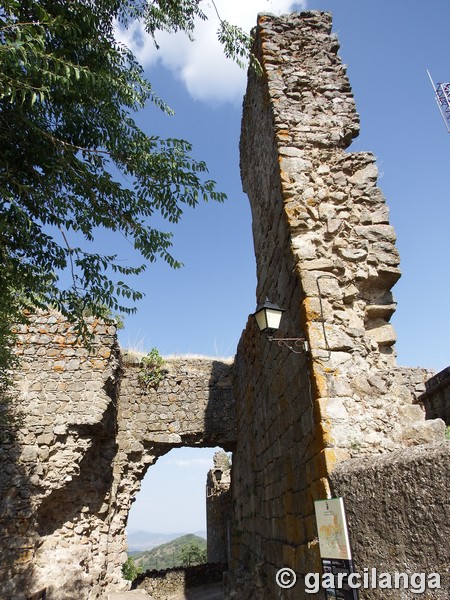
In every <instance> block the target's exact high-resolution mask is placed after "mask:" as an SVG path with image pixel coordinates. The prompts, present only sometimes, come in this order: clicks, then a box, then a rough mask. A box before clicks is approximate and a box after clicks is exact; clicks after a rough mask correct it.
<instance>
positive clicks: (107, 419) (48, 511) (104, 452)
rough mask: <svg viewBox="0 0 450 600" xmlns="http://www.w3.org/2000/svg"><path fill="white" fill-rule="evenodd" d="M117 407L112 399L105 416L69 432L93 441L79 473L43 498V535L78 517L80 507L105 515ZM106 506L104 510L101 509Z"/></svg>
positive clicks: (39, 524) (39, 518)
mask: <svg viewBox="0 0 450 600" xmlns="http://www.w3.org/2000/svg"><path fill="white" fill-rule="evenodd" d="M116 430H117V407H116V404H115V402H111V403H110V404H109V406H108V408H107V409H106V411H105V414H104V416H103V419H102V420H101V421H100V422H98V423H95V424H94V425H78V426H74V425H72V426H71V428H70V429H69V431H68V434H67V435H76V436H77V437H78V438H79V439H80V438H81V439H83V438H84V439H86V440H88V441H89V442H90V447H89V448H88V450H87V452H86V454H85V455H84V457H83V459H82V460H81V461H80V464H79V474H78V475H77V476H75V477H70V480H69V481H68V482H67V485H66V486H64V487H62V488H58V489H56V490H55V491H53V492H52V493H51V494H50V495H49V496H47V497H46V498H44V500H43V501H42V503H41V504H40V506H39V508H38V510H37V513H36V527H37V533H38V534H39V536H40V537H45V536H48V535H51V534H53V533H54V532H55V531H56V530H57V529H60V528H61V527H62V526H63V525H64V523H66V522H67V521H71V522H73V521H76V519H77V518H78V517H79V516H80V515H81V511H84V512H89V513H90V514H97V515H99V516H101V515H102V514H103V516H106V513H107V510H108V504H109V500H110V496H109V495H110V489H111V484H112V479H113V459H114V456H115V454H116V451H117V443H116ZM102 507H103V510H102Z"/></svg>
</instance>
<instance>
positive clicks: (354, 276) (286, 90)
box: [229, 11, 442, 600]
mask: <svg viewBox="0 0 450 600" xmlns="http://www.w3.org/2000/svg"><path fill="white" fill-rule="evenodd" d="M331 24H332V19H331V15H330V14H329V13H321V12H316V11H314V12H307V13H301V14H292V15H288V16H283V17H274V16H271V15H260V16H259V17H258V24H257V28H256V30H255V43H254V52H255V54H256V56H257V57H258V59H259V61H260V63H261V65H262V68H263V75H262V76H258V75H257V74H255V73H254V72H252V71H250V72H249V80H248V87H247V93H246V96H245V100H244V108H243V119H242V133H241V144H240V150H241V173H242V180H243V187H244V191H245V192H246V193H247V194H248V197H249V200H250V204H251V209H252V216H253V237H254V245H255V254H256V262H257V278H258V286H257V300H258V302H262V301H264V299H265V298H266V297H267V298H269V299H270V300H271V301H272V302H276V303H277V304H279V305H280V306H281V307H283V308H284V309H285V313H284V315H283V319H282V323H281V328H280V330H279V334H278V335H280V336H283V337H293V336H302V335H303V336H304V337H305V338H306V339H307V341H308V342H309V347H310V352H309V354H302V355H298V354H293V353H290V352H289V350H288V349H287V348H285V347H279V346H277V345H276V343H274V342H269V341H268V340H267V339H266V338H265V336H264V335H262V334H261V333H260V332H259V331H258V329H257V326H256V324H255V322H254V319H253V318H252V317H251V318H250V319H249V322H248V324H247V327H246V330H245V331H244V333H243V336H242V338H241V342H240V345H239V349H238V354H237V358H236V363H235V375H236V377H235V386H236V390H235V397H236V400H237V426H238V442H237V451H236V453H235V455H234V460H233V477H232V481H233V497H234V511H235V515H234V537H233V549H232V557H233V559H232V565H231V571H230V583H229V587H230V590H233V589H234V590H239V591H238V592H236V593H237V594H238V595H237V596H236V597H239V598H240V600H246V599H250V598H252V599H255V598H267V599H269V598H270V599H272V598H278V597H283V598H296V599H298V598H301V597H303V596H302V594H301V591H302V586H300V588H299V587H296V588H293V589H292V590H287V589H286V590H283V595H282V596H280V593H281V591H280V588H279V587H277V586H276V584H275V573H276V571H277V569H278V568H280V567H281V566H282V565H284V566H288V567H290V568H292V569H293V570H294V571H295V572H296V573H297V575H298V577H301V576H302V575H303V576H304V574H306V573H308V572H318V571H319V567H320V562H319V554H318V545H317V532H316V529H315V519H314V509H313V501H314V500H316V499H323V498H327V497H330V495H331V488H330V479H329V476H330V473H331V472H332V470H333V469H334V467H335V466H336V465H337V464H338V463H340V462H342V461H345V460H347V459H350V458H352V457H357V456H373V455H378V454H379V453H382V452H387V451H394V450H397V449H399V448H401V447H403V446H404V445H408V444H411V443H423V442H424V441H430V440H433V439H435V436H442V427H441V425H440V424H437V425H436V424H435V423H432V422H425V421H424V419H423V414H422V411H421V410H420V409H419V407H418V406H413V404H412V402H411V394H410V391H409V389H408V387H407V386H406V385H405V383H404V377H403V375H404V374H403V373H402V372H400V371H399V370H398V369H397V368H396V359H395V351H394V343H395V332H394V329H393V327H392V325H391V324H390V323H389V319H390V317H391V315H392V314H393V312H394V310H395V303H394V300H393V296H392V293H391V288H392V286H393V285H394V284H395V282H396V281H397V280H398V278H399V277H400V271H399V255H398V252H397V250H396V247H395V232H394V230H393V228H392V227H391V225H390V224H389V218H388V209H387V207H386V204H385V200H384V197H383V194H382V192H381V191H380V189H379V188H378V187H377V173H378V171H377V167H376V164H375V158H374V156H373V155H372V154H370V153H367V152H358V153H348V152H347V151H346V148H347V147H348V146H349V145H350V143H351V141H352V139H353V138H354V137H355V136H357V135H358V130H359V121H358V115H357V113H356V110H355V104H354V100H353V96H352V92H351V88H350V85H349V81H348V79H347V76H346V69H345V66H344V65H343V64H342V63H341V60H340V58H339V56H338V54H337V53H338V49H339V43H338V40H337V38H336V36H335V35H333V34H331ZM303 589H304V587H303ZM230 597H232V596H230ZM305 597H311V595H308V596H305Z"/></svg>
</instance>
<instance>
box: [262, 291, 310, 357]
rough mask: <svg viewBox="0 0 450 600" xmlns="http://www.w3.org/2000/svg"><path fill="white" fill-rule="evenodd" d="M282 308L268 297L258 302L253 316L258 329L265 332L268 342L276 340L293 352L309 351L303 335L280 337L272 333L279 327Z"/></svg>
mask: <svg viewBox="0 0 450 600" xmlns="http://www.w3.org/2000/svg"><path fill="white" fill-rule="evenodd" d="M283 313H284V309H282V308H280V307H279V306H278V305H277V304H274V303H273V302H270V300H269V299H268V298H266V300H265V301H264V302H263V304H259V305H258V306H257V308H256V311H255V312H254V313H253V316H254V317H255V319H256V322H257V324H258V327H259V329H260V331H262V332H263V333H266V334H267V339H268V340H269V342H278V345H279V346H286V347H287V348H289V350H290V351H291V352H295V354H301V353H305V354H306V353H307V352H308V351H309V346H308V342H307V341H306V340H305V338H303V337H292V338H280V337H274V335H273V334H274V333H275V332H276V331H277V330H278V328H279V327H280V321H281V317H282V316H283Z"/></svg>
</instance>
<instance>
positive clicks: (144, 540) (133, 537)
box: [127, 530, 206, 554]
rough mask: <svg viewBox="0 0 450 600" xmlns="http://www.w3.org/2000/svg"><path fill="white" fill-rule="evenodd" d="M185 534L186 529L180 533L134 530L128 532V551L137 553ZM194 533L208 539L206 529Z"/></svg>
mask: <svg viewBox="0 0 450 600" xmlns="http://www.w3.org/2000/svg"><path fill="white" fill-rule="evenodd" d="M183 535H186V532H185V531H182V532H179V533H155V532H151V531H144V530H140V531H133V532H132V533H128V534H127V544H128V552H129V553H130V554H135V553H136V552H141V551H143V550H151V549H152V548H155V546H160V545H161V544H166V543H167V542H171V541H172V540H175V539H176V538H179V537H181V536H183ZM194 535H196V536H198V537H201V538H204V539H206V531H196V532H195V533H194Z"/></svg>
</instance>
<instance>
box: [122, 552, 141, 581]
mask: <svg viewBox="0 0 450 600" xmlns="http://www.w3.org/2000/svg"><path fill="white" fill-rule="evenodd" d="M141 573H142V568H141V567H139V566H138V565H136V563H135V562H134V560H133V557H131V556H129V557H128V558H127V560H126V561H125V562H124V563H123V565H122V575H123V578H124V579H126V580H127V581H134V580H135V579H136V577H137V576H138V575H140V574H141Z"/></svg>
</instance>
